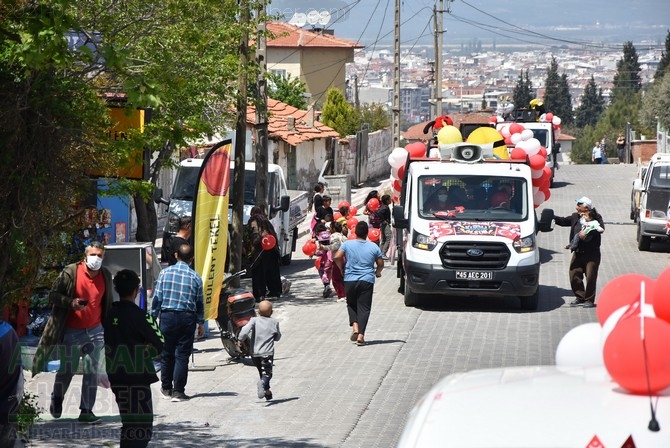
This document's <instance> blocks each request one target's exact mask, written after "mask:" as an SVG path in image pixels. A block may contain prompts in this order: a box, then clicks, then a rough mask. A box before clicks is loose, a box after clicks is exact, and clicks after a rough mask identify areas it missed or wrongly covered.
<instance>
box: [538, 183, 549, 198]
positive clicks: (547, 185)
mask: <svg viewBox="0 0 670 448" xmlns="http://www.w3.org/2000/svg"><path fill="white" fill-rule="evenodd" d="M540 191H541V192H542V193H544V201H545V202H546V201H548V200H549V198H550V197H551V191H549V184H546V185H545V188H540Z"/></svg>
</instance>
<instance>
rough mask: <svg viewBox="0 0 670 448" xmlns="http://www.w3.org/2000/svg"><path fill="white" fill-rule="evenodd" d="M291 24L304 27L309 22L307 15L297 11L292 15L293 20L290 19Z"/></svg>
mask: <svg viewBox="0 0 670 448" xmlns="http://www.w3.org/2000/svg"><path fill="white" fill-rule="evenodd" d="M288 23H290V24H291V25H295V26H297V27H298V28H302V27H303V26H305V23H307V15H305V13H304V12H296V13H294V14H293V17H291V20H289V21H288Z"/></svg>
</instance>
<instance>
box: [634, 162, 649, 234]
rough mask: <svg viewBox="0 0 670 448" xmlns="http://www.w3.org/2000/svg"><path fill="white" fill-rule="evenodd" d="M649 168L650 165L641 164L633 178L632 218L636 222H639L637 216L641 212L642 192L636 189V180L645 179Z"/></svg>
mask: <svg viewBox="0 0 670 448" xmlns="http://www.w3.org/2000/svg"><path fill="white" fill-rule="evenodd" d="M647 168H649V165H640V166H639V167H638V168H637V176H636V177H635V179H634V180H633V187H632V188H631V191H630V219H632V220H633V222H634V223H637V218H638V215H639V213H640V192H639V191H635V181H636V180H638V179H639V180H640V182H641V181H642V179H644V175H645V174H646V173H647Z"/></svg>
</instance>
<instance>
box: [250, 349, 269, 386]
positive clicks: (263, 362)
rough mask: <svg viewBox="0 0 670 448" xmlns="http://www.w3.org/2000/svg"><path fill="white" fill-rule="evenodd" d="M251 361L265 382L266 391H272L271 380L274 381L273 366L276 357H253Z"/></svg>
mask: <svg viewBox="0 0 670 448" xmlns="http://www.w3.org/2000/svg"><path fill="white" fill-rule="evenodd" d="M251 361H253V363H254V365H255V366H256V368H257V369H258V376H259V377H260V378H261V380H263V387H264V388H265V390H269V389H270V380H271V379H272V364H273V361H274V356H273V355H270V356H252V357H251Z"/></svg>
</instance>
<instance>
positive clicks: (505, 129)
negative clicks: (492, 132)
mask: <svg viewBox="0 0 670 448" xmlns="http://www.w3.org/2000/svg"><path fill="white" fill-rule="evenodd" d="M499 132H500V134H502V136H503V137H505V138H507V137H509V136H510V135H511V134H510V133H509V125H508V124H506V125H505V126H503V127H502V128H500V131H499Z"/></svg>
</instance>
